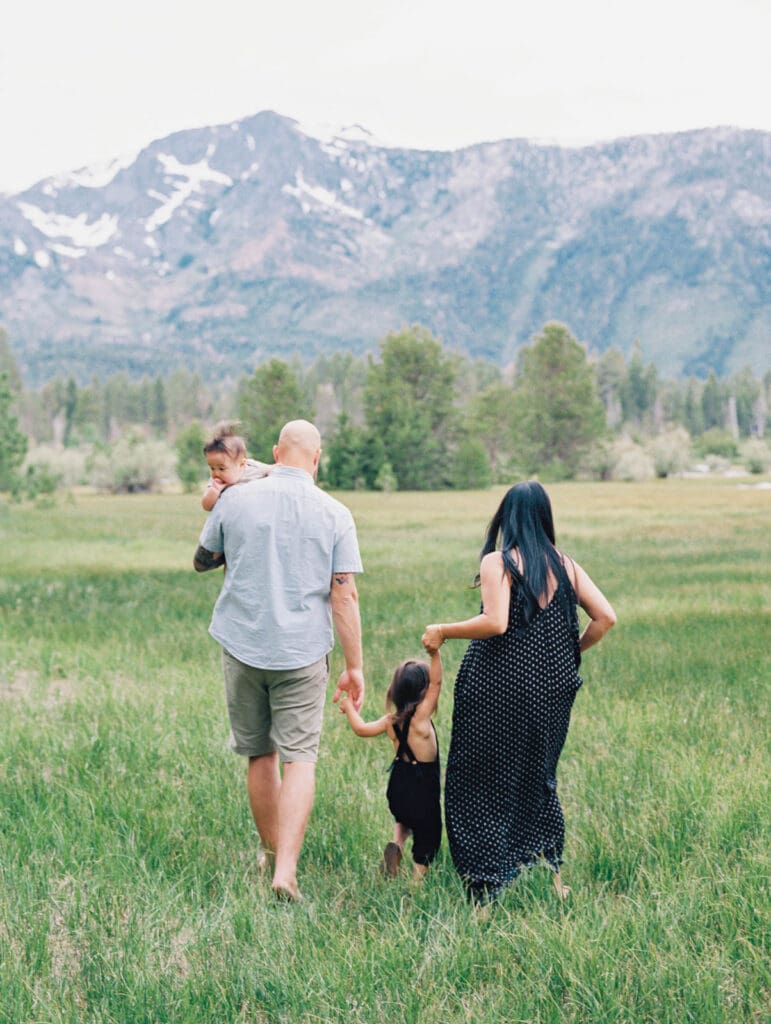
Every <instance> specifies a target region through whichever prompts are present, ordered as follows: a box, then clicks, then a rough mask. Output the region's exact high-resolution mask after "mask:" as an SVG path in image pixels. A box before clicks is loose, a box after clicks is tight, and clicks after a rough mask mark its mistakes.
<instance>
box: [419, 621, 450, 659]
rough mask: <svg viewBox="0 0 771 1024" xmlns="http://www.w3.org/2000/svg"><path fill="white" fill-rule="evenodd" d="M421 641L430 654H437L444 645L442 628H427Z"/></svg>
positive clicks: (434, 626) (433, 626)
mask: <svg viewBox="0 0 771 1024" xmlns="http://www.w3.org/2000/svg"><path fill="white" fill-rule="evenodd" d="M420 641H421V643H422V644H423V646H424V647H425V649H426V650H427V651H428V653H429V654H435V653H436V652H437V651H438V650H439V648H440V647H441V646H442V644H443V643H444V637H443V636H442V629H441V626H436V625H432V626H426V631H425V633H424V634H423V636H422V637H421V638H420Z"/></svg>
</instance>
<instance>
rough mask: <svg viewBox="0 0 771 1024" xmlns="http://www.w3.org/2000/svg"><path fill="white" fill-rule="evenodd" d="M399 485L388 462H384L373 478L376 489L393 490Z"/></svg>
mask: <svg viewBox="0 0 771 1024" xmlns="http://www.w3.org/2000/svg"><path fill="white" fill-rule="evenodd" d="M398 486H399V481H398V480H397V479H396V474H395V473H394V471H393V467H392V466H391V463H390V462H384V463H383V465H382V466H381V467H380V469H379V470H378V474H377V477H376V478H375V490H376V491H395V490H396V489H397V487H398Z"/></svg>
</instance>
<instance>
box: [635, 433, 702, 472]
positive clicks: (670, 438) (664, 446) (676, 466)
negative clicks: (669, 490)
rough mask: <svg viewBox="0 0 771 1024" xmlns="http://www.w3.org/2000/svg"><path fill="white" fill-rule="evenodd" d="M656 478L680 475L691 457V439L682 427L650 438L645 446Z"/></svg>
mask: <svg viewBox="0 0 771 1024" xmlns="http://www.w3.org/2000/svg"><path fill="white" fill-rule="evenodd" d="M645 448H646V451H647V452H648V454H649V455H650V457H651V458H652V459H653V467H654V469H655V472H656V476H658V477H667V476H672V475H673V474H674V473H682V472H683V471H684V470H686V469H687V468H688V463H689V461H690V457H691V438H690V435H689V433H688V431H687V430H685V429H684V428H683V427H675V428H674V429H672V430H667V431H665V432H664V433H662V434H657V435H656V437H653V438H651V440H650V441H649V442H648V444H647V445H646V446H645Z"/></svg>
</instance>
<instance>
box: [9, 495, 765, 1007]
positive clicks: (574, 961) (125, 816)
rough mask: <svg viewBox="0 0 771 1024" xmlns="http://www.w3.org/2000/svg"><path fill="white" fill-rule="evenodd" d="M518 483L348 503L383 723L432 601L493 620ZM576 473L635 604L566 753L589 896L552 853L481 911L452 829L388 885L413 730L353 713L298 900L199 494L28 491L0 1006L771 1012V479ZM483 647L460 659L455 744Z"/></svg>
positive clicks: (602, 569)
mask: <svg viewBox="0 0 771 1024" xmlns="http://www.w3.org/2000/svg"><path fill="white" fill-rule="evenodd" d="M500 493H501V492H500V491H498V490H496V491H488V492H478V493H467V494H463V493H447V494H420V495H416V494H352V495H346V496H344V500H345V501H346V503H347V504H349V506H350V507H351V509H352V510H353V512H354V515H355V517H356V521H357V524H358V528H359V539H360V543H361V548H362V555H363V558H364V562H365V567H366V573H365V575H364V576H363V577H362V579H361V580H360V594H361V606H362V619H363V625H364V637H365V666H366V670H367V677H368V696H367V700H366V705H365V714H366V715H367V716H368V717H374V716H375V715H377V714H379V713H381V707H382V700H383V695H384V692H385V688H386V685H387V683H388V680H389V678H390V674H391V672H392V670H393V668H394V666H395V665H396V663H397V662H398V661H400V660H401V659H403V658H405V657H407V656H410V655H419V654H420V653H421V648H420V643H419V639H420V634H421V632H422V629H423V626H424V625H425V624H426V623H427V622H430V621H437V620H438V621H442V620H444V621H448V620H451V619H453V618H460V617H466V616H467V615H469V614H472V613H474V612H475V611H476V607H477V604H478V592H476V591H474V590H471V589H470V588H469V583H470V581H471V578H472V576H473V573H474V571H475V569H476V565H477V552H478V550H479V547H480V545H481V541H482V534H483V529H484V526H485V524H486V522H487V520H488V518H489V516H490V515H491V513H492V511H493V509H494V507H495V505H496V504H497V501H498V498H499V496H500ZM550 493H551V495H552V500H553V503H554V508H555V518H556V523H557V530H558V542H559V543H560V545H561V546H562V547H563V548H564V549H565V550H567V551H568V552H570V553H571V554H573V555H574V556H575V557H576V558H577V559H578V560H579V561H580V562H581V563H582V564H583V565H584V567H585V568H586V569H587V571H588V572H589V573H590V575H592V576H593V577H594V579H595V580H596V581H597V582H598V583H599V584H600V586H601V587H602V589H603V590H604V591H605V593H606V594H607V595H608V597H609V598H610V600H611V601H612V603H613V604H614V606H615V609H616V611H617V613H618V620H619V621H618V625H617V627H616V628H615V629H614V630H613V631H612V632H611V633H610V634H609V635H608V637H607V638H606V639H605V640H604V641H603V643H602V644H601V645H600V646H599V647H597V648H594V649H592V650H591V651H589V652H588V654H587V655H586V657H585V659H584V664H583V669H582V673H583V675H584V678H585V685H584V687H583V689H582V690H581V692H580V693H579V696H578V698H577V701H576V706H575V710H574V716H573V722H572V726H571V732H570V735H569V737H568V742H567V745H566V748H565V752H564V754H563V758H562V761H561V763H560V792H561V799H562V804H563V807H564V811H565V818H566V844H565V864H564V867H563V877H564V880H565V881H566V882H567V883H568V884H569V885H570V886H571V887H572V889H573V892H572V895H571V897H570V899H569V900H568V901H567V902H566V903H565V904H562V903H560V901H559V900H558V899H557V898H556V896H555V894H554V893H553V887H552V885H551V880H550V876H549V874H548V872H547V871H546V870H543V869H537V870H535V871H533V872H531V873H529V874H526V875H525V876H523V877H522V878H520V879H519V880H518V881H517V882H516V883H515V884H514V885H513V886H512V887H511V888H510V890H509V891H508V892H507V894H506V895H505V897H504V898H503V899H502V900H501V901H500V903H498V904H496V905H494V906H493V907H492V908H491V910H490V911H489V912H488V913H486V914H483V915H480V914H479V913H478V912H476V911H475V910H474V909H473V908H471V907H470V906H469V905H468V904H467V903H466V901H465V899H464V896H463V892H462V888H461V886H460V884H459V882H458V880H457V878H456V876H455V874H454V872H453V870H452V865H451V862H450V859H449V854H448V851H447V848H446V843H445V844H444V845H443V848H442V852H441V854H440V858H439V861H438V863H437V865H436V866H435V867H434V868H432V870H431V872H430V873H429V877H428V879H427V881H426V883H425V884H424V885H423V887H422V888H415V887H414V886H413V885H412V883H411V882H410V880H409V872H408V871H407V870H405V871H404V877H403V879H400V880H398V881H396V882H386V881H384V880H382V879H381V878H379V876H378V873H377V866H378V861H379V858H380V856H381V852H382V848H383V845H384V843H385V841H386V840H387V839H388V838H389V836H390V819H389V814H388V809H387V806H386V802H385V796H384V792H385V785H386V774H385V769H386V767H387V765H388V762H389V758H390V755H391V747H390V744H388V742H387V741H386V740H385V739H382V738H381V739H380V740H369V741H364V740H358V739H357V738H356V737H354V735H353V734H352V733H351V732H350V730H349V729H348V726H347V724H346V722H345V720H344V718H343V716H341V715H340V714H339V713H338V711H337V709H336V708H335V707H334V706H333V705H332V704H331V702H330V703H329V705H328V708H327V718H326V724H325V732H324V735H323V738H322V752H321V757H320V762H319V779H318V794H317V801H316V806H315V810H314V814H313V817H312V819H311V823H310V826H309V831H308V835H307V838H306V844H305V847H304V851H303V856H302V859H301V863H300V883H301V886H302V889H303V891H304V894H305V901H304V903H303V904H301V905H299V906H284V905H279V904H276V903H275V901H274V900H272V899H271V898H270V893H269V891H268V890H267V888H266V883H265V882H263V881H261V880H260V879H259V878H258V876H257V873H256V870H255V855H256V851H257V841H256V837H255V832H254V827H253V825H252V823H251V819H250V816H249V812H248V806H247V801H246V793H245V789H244V785H243V779H244V766H243V764H242V762H241V761H240V760H239V759H238V758H236V757H235V756H234V755H233V754H232V753H231V752H230V751H229V750H228V747H227V738H228V730H227V728H226V718H225V709H224V701H223V698H222V694H221V673H220V667H219V651H218V648H217V646H216V644H215V643H214V642H213V641H212V640H211V639H210V638H209V637H208V635H207V632H206V628H207V626H208V621H209V616H210V612H211V607H212V604H213V602H214V599H215V597H216V594H217V592H218V587H219V579H218V577H217V574H215V573H212V574H209V575H208V576H196V575H195V574H194V573H193V571H192V568H191V558H192V552H193V549H194V547H195V543H196V539H197V535H198V531H199V529H200V526H201V522H202V513H201V511H200V508H199V507H198V501H197V498H195V497H194V496H193V497H183V496H179V495H164V496H156V497H147V496H130V497H110V498H106V497H99V496H93V495H76V496H75V497H73V498H69V499H67V498H61V499H59V501H58V502H57V504H55V505H50V506H35V507H25V506H19V505H0V536H1V537H2V546H3V550H4V553H5V554H4V560H3V561H4V565H3V568H2V574H0V614H1V620H0V630H1V632H0V974H1V976H0V1021H3V1022H13V1024H33V1022H34V1024H60V1022H73V1024H74V1022H78V1024H81V1022H104V1024H107V1022H110V1024H112V1022H116V1024H117V1022H121V1024H140V1022H147V1024H150V1022H153V1024H155V1022H165V1021H168V1022H180V1024H182V1022H184V1024H188V1022H190V1024H208V1022H212V1024H214V1022H216V1024H224V1022H227V1024H230V1022H239V1024H241V1022H243V1024H247V1022H248V1024H279V1022H281V1024H284V1022H287V1024H306V1022H307V1024H326V1022H338V1021H339V1022H352V1024H359V1022H361V1024H364V1022H368V1024H369V1022H372V1024H375V1022H377V1024H380V1022H383V1024H385V1022H395V1024H399V1022H403V1024H407V1022H410V1024H412V1022H417V1024H434V1022H435V1024H440V1022H441V1024H456V1022H457V1024H461V1022H471V1024H499V1022H523V1024H524V1022H527V1024H542V1022H543V1024H545V1022H553V1024H558V1022H559V1024H563V1022H574V1021H575V1022H592V1024H593V1022H622V1021H623V1022H629V1024H641V1022H650V1024H669V1022H671V1024H683V1022H686V1021H689V1022H690V1021H692V1022H698V1024H711V1022H725V1024H736V1022H744V1021H747V1022H757V1024H760V1022H761V1021H765V1020H766V1019H767V1015H768V1013H769V976H768V962H767V959H766V954H767V950H766V949H765V947H764V941H765V939H766V936H767V933H768V924H769V900H768V895H769V894H768V867H769V864H768V858H767V851H768V845H769V832H770V830H769V827H768V825H769V821H768V806H769V801H768V796H769V794H768V778H769V758H768V747H767V725H766V718H765V714H766V708H767V706H768V696H769V685H768V683H769V676H770V675H771V673H770V672H769V654H768V651H769V636H768V621H769V620H768V611H769V603H770V602H769V546H770V545H769V538H771V491H769V490H765V489H762V488H759V487H757V486H755V487H751V486H742V485H741V483H740V482H737V481H736V480H721V481H717V482H715V481H705V480H694V481H690V480H682V481H676V480H669V481H659V482H656V483H655V484H645V485H634V484H618V485H617V484H599V485H598V484H593V485H590V484H577V483H573V484H563V485H555V486H553V487H551V488H550ZM464 646H465V645H464V644H463V643H460V642H449V643H448V644H446V645H445V646H444V647H443V649H442V650H443V654H445V667H446V680H447V682H446V688H445V692H444V693H443V696H442V699H441V701H440V706H439V711H438V715H437V720H436V721H437V728H438V731H439V736H440V743H441V747H442V751H443V753H446V751H447V744H448V740H449V731H450V720H451V711H452V680H453V676H454V672H455V669H456V668H457V665H458V662H459V660H460V656H461V654H462V652H463V649H464ZM340 667H341V665H340V657H339V652H337V651H336V652H335V654H334V656H333V676H336V674H337V672H339V670H340ZM330 696H331V687H330Z"/></svg>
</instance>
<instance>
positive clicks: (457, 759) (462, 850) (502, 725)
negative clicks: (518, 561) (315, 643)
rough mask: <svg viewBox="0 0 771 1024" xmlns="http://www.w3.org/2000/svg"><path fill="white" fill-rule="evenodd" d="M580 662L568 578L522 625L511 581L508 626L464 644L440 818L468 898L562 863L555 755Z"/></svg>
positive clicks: (562, 825)
mask: <svg viewBox="0 0 771 1024" xmlns="http://www.w3.org/2000/svg"><path fill="white" fill-rule="evenodd" d="M579 663H580V654H579V649H578V616H577V609H576V596H575V593H574V591H573V588H572V587H571V586H570V583H569V582H568V581H567V580H563V581H562V582H561V583H560V584H559V587H558V588H557V591H556V592H555V594H554V596H553V597H552V599H551V601H550V602H549V604H548V605H547V606H546V607H545V608H542V609H540V610H539V611H538V612H537V614H536V615H535V617H534V618H533V619H532V620H531V622H530V623H529V624H527V625H526V624H525V619H524V614H523V602H522V599H521V595H520V592H519V587H518V585H517V583H516V582H514V583H513V586H512V594H511V604H510V609H509V626H508V629H507V630H506V632H505V633H504V634H503V635H502V636H496V637H491V638H489V639H488V640H472V641H471V643H470V644H469V646H468V648H467V650H466V654H465V656H464V658H463V661H462V663H461V666H460V669H459V670H458V678H457V680H456V683H455V702H454V706H453V718H452V737H451V742H450V750H449V754H448V759H447V778H446V783H445V825H446V830H447V837H448V840H449V844H450V852H451V854H452V859H453V862H454V864H455V867H456V869H457V871H458V873H459V874H460V876H461V877H462V878H463V879H464V881H465V882H466V885H467V886H468V888H469V892H470V894H471V895H472V896H473V897H475V898H479V899H483V900H484V899H487V898H490V897H494V896H496V895H497V894H498V893H499V892H500V891H501V889H502V888H503V887H504V886H505V885H507V884H508V883H509V882H511V881H512V880H513V879H514V878H516V876H517V875H518V874H519V872H520V871H521V869H522V868H523V867H529V866H531V865H532V864H534V863H536V861H537V860H538V859H539V858H540V857H543V858H544V859H545V860H546V862H547V863H548V864H549V865H550V866H551V867H552V869H553V870H555V871H557V870H559V865H560V863H561V861H562V847H563V842H564V836H565V823H564V819H563V817H562V808H561V807H560V802H559V800H558V798H557V761H558V760H559V756H560V753H561V751H562V747H563V744H564V742H565V737H566V736H567V731H568V725H569V722H570V711H571V708H572V705H573V698H574V697H575V694H576V692H577V690H578V688H579V686H580V685H581V682H582V680H581V677H580V676H579V674H578V665H579Z"/></svg>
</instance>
